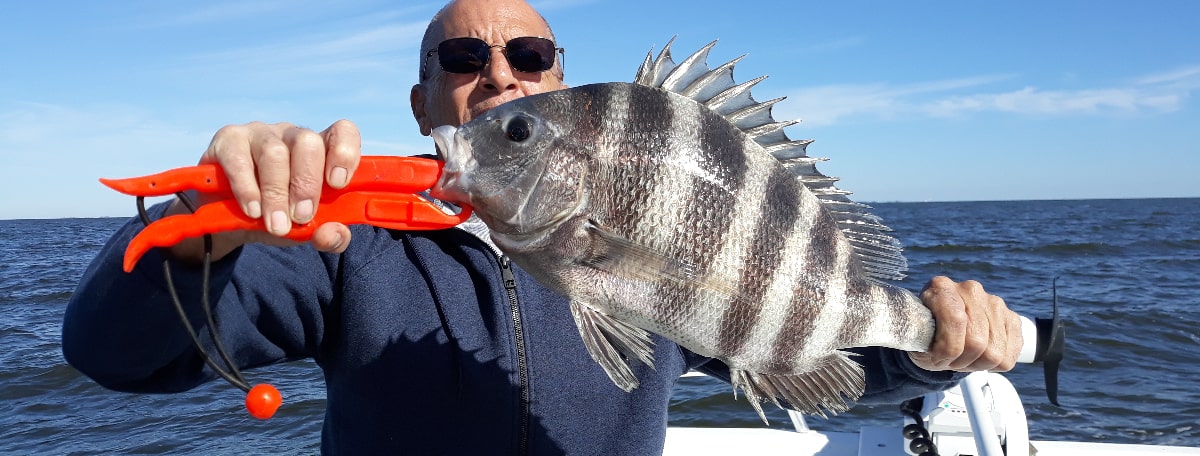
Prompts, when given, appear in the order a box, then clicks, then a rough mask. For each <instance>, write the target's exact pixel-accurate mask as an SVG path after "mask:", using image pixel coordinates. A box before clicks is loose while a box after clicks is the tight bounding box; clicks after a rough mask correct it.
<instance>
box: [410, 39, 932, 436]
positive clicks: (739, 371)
mask: <svg viewBox="0 0 1200 456" xmlns="http://www.w3.org/2000/svg"><path fill="white" fill-rule="evenodd" d="M715 44H716V42H715V41H714V42H713V43H710V44H709V45H708V46H706V47H704V48H703V49H701V50H700V51H698V52H696V53H695V54H694V55H692V56H691V57H689V58H687V59H686V60H684V61H683V62H682V63H680V64H678V65H677V64H675V63H674V61H673V60H672V59H671V56H670V44H669V43H668V45H667V46H666V47H664V49H663V51H662V52H661V53H660V54H659V56H658V57H657V58H656V59H653V60H652V59H651V56H650V55H647V57H646V60H645V62H643V64H642V67H641V68H640V69H639V71H638V75H637V77H636V79H635V82H634V83H632V84H630V83H606V84H594V85H586V86H581V87H576V88H571V89H566V90H560V91H556V92H550V93H544V94H538V95H533V96H527V97H524V98H520V99H517V100H514V101H512V102H509V103H506V104H504V105H501V106H499V107H496V108H494V109H492V110H490V111H488V112H487V113H485V114H484V115H482V116H480V117H478V118H476V119H474V120H472V121H471V122H469V123H467V124H465V125H463V126H461V127H459V128H454V127H448V126H444V127H439V128H437V129H435V130H434V132H433V136H434V139H435V141H436V143H437V146H438V149H439V154H441V156H442V158H443V159H444V160H445V162H446V165H445V168H444V171H443V175H442V177H441V178H440V180H439V182H438V184H437V185H436V186H435V187H434V189H433V194H434V196H436V197H438V198H442V199H446V200H449V201H453V202H460V203H465V204H468V205H470V206H471V207H473V208H474V210H475V213H476V214H478V215H479V217H480V218H482V220H483V221H484V223H486V224H487V226H488V228H489V229H490V230H491V237H492V240H493V241H494V242H495V244H496V246H497V247H498V248H499V249H500V250H501V251H503V252H504V253H505V254H507V255H508V256H509V257H511V258H512V260H513V261H516V262H517V264H519V265H521V266H522V267H523V268H525V269H526V270H528V271H529V272H530V273H531V274H533V275H534V276H535V277H536V278H537V279H538V280H539V281H541V282H542V283H543V284H545V285H546V286H548V287H550V288H552V289H555V290H557V291H558V292H560V293H562V294H564V295H566V296H568V297H569V298H570V300H571V312H572V314H573V316H574V318H575V321H576V323H577V325H578V327H579V332H580V335H581V336H582V337H583V340H584V343H585V345H586V346H587V349H588V351H589V353H590V354H591V355H592V357H593V358H594V359H595V360H596V361H597V362H598V363H599V364H600V365H601V366H602V367H603V368H604V370H605V371H606V372H607V373H608V375H609V377H610V378H612V380H613V382H614V383H616V385H617V386H619V387H620V388H622V389H624V390H626V391H629V390H632V389H633V388H635V387H637V385H638V380H637V378H635V376H634V375H633V373H632V371H631V369H630V368H629V364H628V362H629V361H630V360H637V361H640V362H642V363H646V364H649V365H653V359H651V353H652V349H651V341H650V338H649V334H648V333H647V332H648V331H649V332H653V333H657V334H660V335H662V336H664V337H666V338H668V339H671V340H673V341H675V342H676V343H678V344H679V345H681V346H683V347H685V348H687V349H689V350H691V351H693V352H695V353H698V354H700V355H705V356H709V357H713V358H717V359H720V360H721V361H723V362H725V363H726V364H727V365H728V366H729V368H730V370H731V376H732V383H733V386H734V392H735V394H736V392H737V390H738V389H741V390H742V391H743V392H744V393H745V394H746V396H747V397H748V398H749V399H750V402H751V404H752V405H753V406H754V408H755V409H756V410H757V411H758V413H759V415H760V416H762V417H763V421H766V418H765V416H764V415H763V411H762V408H761V405H760V403H761V402H764V401H772V402H774V403H775V404H776V405H781V403H780V400H784V401H786V402H787V404H788V405H790V406H791V407H792V408H795V409H796V410H800V411H802V412H805V413H812V414H821V415H824V414H825V411H828V412H832V413H837V412H840V411H844V410H846V409H848V408H849V405H848V404H847V401H851V402H852V401H855V400H857V399H858V398H859V397H860V396H861V395H862V392H863V389H864V385H865V380H864V374H863V371H862V367H861V366H860V365H858V364H857V363H855V362H854V361H853V360H852V359H851V358H850V356H849V354H848V352H846V351H843V349H845V348H849V347H860V346H886V347H893V348H898V349H903V350H925V349H926V348H927V347H928V345H929V343H930V341H931V340H932V337H933V319H932V317H931V315H930V313H929V311H928V310H927V309H926V308H925V307H924V306H923V305H922V304H921V302H920V301H919V300H918V299H917V298H916V297H915V296H913V294H912V293H910V292H908V291H906V290H904V289H902V288H899V287H896V286H893V285H890V284H888V283H886V282H885V280H889V279H897V278H900V277H903V274H902V273H903V271H904V270H905V269H906V268H907V263H906V262H905V260H904V258H903V256H902V255H901V253H900V246H899V243H898V242H897V241H896V240H895V239H894V238H892V237H890V236H888V235H886V234H884V232H885V231H890V230H889V229H888V228H887V227H886V226H883V225H882V224H881V223H880V220H879V219H878V218H877V217H875V216H872V215H870V214H869V213H867V211H866V209H867V207H866V206H864V205H861V204H856V203H853V202H851V201H850V200H849V199H848V198H847V197H846V195H847V194H848V192H845V191H842V190H839V189H837V188H836V187H834V186H833V182H834V181H836V179H834V178H829V177H827V176H824V175H822V174H821V173H820V172H818V171H817V170H816V167H815V163H816V162H817V161H819V160H820V159H814V158H810V157H808V156H807V155H806V152H805V148H806V146H807V145H808V143H809V142H811V141H792V140H790V139H788V138H787V135H786V134H784V132H783V128H784V127H786V126H788V125H792V124H794V123H795V122H776V121H774V119H773V118H772V116H771V113H770V110H771V106H772V105H773V104H774V103H776V102H777V101H779V99H776V100H771V101H768V102H763V103H759V102H757V101H754V99H753V98H752V97H751V96H750V93H749V89H750V87H752V86H753V85H754V84H756V83H757V82H758V81H761V80H762V79H763V78H758V79H755V80H752V81H749V82H747V83H742V84H737V83H735V81H734V80H733V76H732V72H733V67H734V64H736V63H737V62H738V61H740V60H741V57H739V58H738V59H736V60H734V61H732V62H729V63H727V64H724V65H721V66H719V67H717V68H715V69H709V68H708V66H707V63H705V61H706V60H707V56H708V53H709V50H710V49H711V48H712V47H713V45H715Z"/></svg>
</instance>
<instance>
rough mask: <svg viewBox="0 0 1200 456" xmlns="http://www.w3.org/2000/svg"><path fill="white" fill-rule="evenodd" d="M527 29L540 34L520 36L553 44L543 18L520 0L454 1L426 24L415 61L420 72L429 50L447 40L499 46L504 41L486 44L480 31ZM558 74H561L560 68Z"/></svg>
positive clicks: (548, 24)
mask: <svg viewBox="0 0 1200 456" xmlns="http://www.w3.org/2000/svg"><path fill="white" fill-rule="evenodd" d="M530 25H537V26H538V28H541V29H542V30H543V31H542V32H540V33H535V34H529V35H523V36H540V37H544V38H550V40H551V41H557V40H555V39H554V32H553V31H552V30H551V29H550V23H549V22H546V18H544V17H542V15H541V14H540V13H538V12H537V10H535V9H533V7H532V6H530V5H529V3H526V2H525V1H524V0H454V1H451V2H450V3H447V4H446V6H443V7H442V9H441V10H439V11H438V12H437V14H434V15H433V19H432V20H430V21H429V26H428V27H426V28H425V35H424V36H422V37H421V49H420V50H419V52H420V55H418V58H419V59H420V61H421V62H422V68H423V67H425V65H427V64H428V63H427V62H425V57H426V54H427V53H428V52H429V50H431V49H434V48H436V47H437V45H438V43H441V42H442V41H444V40H446V39H447V38H458V37H463V36H471V37H476V38H482V39H483V40H484V41H487V42H489V43H493V44H499V43H503V42H504V41H499V42H496V41H491V40H488V39H487V38H485V37H483V36H480V35H479V34H478V33H479V32H480V31H481V30H480V29H483V28H499V29H507V28H513V27H528V26H530ZM472 32H476V33H475V34H473V33H472ZM556 66H557V65H556ZM418 71H420V70H418ZM426 71H428V70H426ZM558 71H560V72H561V68H559V69H558ZM417 77H419V78H424V77H425V75H424V74H419V75H418V76H417ZM560 78H561V75H560Z"/></svg>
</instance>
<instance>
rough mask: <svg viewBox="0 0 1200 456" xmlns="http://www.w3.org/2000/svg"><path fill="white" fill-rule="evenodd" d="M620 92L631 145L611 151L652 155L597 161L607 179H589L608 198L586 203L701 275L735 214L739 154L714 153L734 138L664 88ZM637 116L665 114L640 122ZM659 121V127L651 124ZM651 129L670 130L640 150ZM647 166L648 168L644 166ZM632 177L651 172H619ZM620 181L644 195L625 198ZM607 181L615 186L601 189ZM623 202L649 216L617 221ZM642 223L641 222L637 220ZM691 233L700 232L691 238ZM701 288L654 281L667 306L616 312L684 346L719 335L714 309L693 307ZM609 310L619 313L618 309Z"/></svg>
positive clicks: (741, 164) (604, 221)
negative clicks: (657, 149) (659, 145)
mask: <svg viewBox="0 0 1200 456" xmlns="http://www.w3.org/2000/svg"><path fill="white" fill-rule="evenodd" d="M621 92H622V93H623V95H624V96H623V98H625V99H626V101H625V103H626V106H630V107H631V110H630V112H631V114H632V115H630V116H628V117H627V118H626V119H625V121H626V122H629V123H628V124H627V125H624V126H623V128H622V130H623V131H625V132H626V133H628V136H626V138H628V139H629V140H632V143H630V144H623V145H620V146H618V148H619V150H620V151H621V152H618V153H626V154H633V155H635V156H641V157H646V156H647V155H649V156H650V157H653V161H651V162H650V163H646V161H645V160H614V161H611V162H609V163H607V164H605V163H600V164H599V166H600V167H601V169H602V170H601V174H602V175H607V176H612V177H606V178H602V179H596V180H593V181H592V183H593V184H594V185H596V188H595V190H594V193H595V194H598V195H607V198H599V199H596V200H593V201H592V202H591V203H592V204H595V211H594V212H593V217H595V219H596V221H597V222H599V223H600V224H601V225H604V226H606V227H608V228H610V229H612V230H614V231H616V232H620V233H624V234H625V235H626V236H627V238H628V239H629V240H630V241H632V242H635V243H638V244H640V245H644V246H647V247H649V248H650V249H652V250H655V251H660V252H664V253H665V254H667V255H669V256H672V257H674V258H677V259H679V261H681V262H682V263H686V264H688V265H689V266H690V267H691V268H692V269H691V270H690V274H692V275H694V276H695V277H696V278H700V277H705V276H708V275H709V274H710V269H711V268H712V267H714V265H721V263H720V262H717V261H715V259H716V254H717V253H719V251H720V247H721V246H722V244H723V242H724V241H723V240H724V239H725V238H726V237H727V234H728V233H729V231H730V226H731V222H732V221H734V220H737V219H736V218H734V217H730V214H729V211H730V210H732V209H733V208H736V207H737V204H736V203H737V201H736V200H735V198H734V195H735V191H734V189H735V188H738V187H740V186H741V185H742V182H743V180H744V174H745V172H746V166H745V165H746V164H745V160H744V158H743V157H741V156H739V154H729V153H720V152H719V151H722V150H726V149H728V146H727V144H729V143H730V142H731V141H736V138H734V137H731V136H730V134H729V133H731V132H730V131H729V130H728V129H727V128H725V127H726V125H725V124H726V123H725V122H724V121H723V120H721V119H720V118H713V117H712V116H703V115H701V112H700V110H699V106H697V105H696V104H695V103H685V102H682V101H684V100H681V99H679V98H678V97H672V96H670V94H669V93H667V92H663V91H644V90H638V91H628V92H626V91H621ZM639 119H665V120H657V121H650V122H646V123H640V122H638V120H639ZM659 122H661V123H659ZM616 126H617V125H614V127H616ZM662 126H665V127H666V129H665V130H658V128H660V127H662ZM658 131H671V132H674V133H675V134H671V135H667V138H666V139H667V141H666V143H667V144H666V145H665V148H663V149H661V151H662V153H655V154H647V153H646V152H647V148H646V144H644V143H642V142H641V140H642V139H644V138H649V137H657V136H663V135H657V134H654V133H656V132H658ZM657 141H658V139H655V140H654V142H657ZM650 170H653V172H646V171H650ZM713 172H719V173H720V174H713ZM631 175H645V176H650V177H651V178H650V179H644V180H642V179H628V178H622V177H621V176H631ZM621 181H628V182H629V183H630V184H632V185H633V186H634V187H636V189H634V191H635V193H633V194H636V193H642V192H648V193H649V194H650V195H651V196H650V197H649V198H634V200H633V201H630V200H628V199H626V197H625V195H627V194H629V193H626V190H630V188H629V186H628V185H627V184H616V185H613V183H614V182H621ZM610 187H618V189H617V190H615V191H614V190H608V188H610ZM639 203H640V204H639ZM629 208H640V210H636V211H632V212H638V213H641V214H643V217H653V219H652V220H648V221H646V220H630V219H628V218H624V220H629V221H633V222H634V223H632V224H629V225H621V224H619V223H618V222H619V220H620V216H619V214H622V213H628V212H631V211H630V210H629ZM612 215H617V217H611V216H612ZM655 215H657V217H654V216H655ZM642 221H646V222H648V223H639V222H642ZM696 233H704V235H703V236H699V239H697V236H696ZM697 241H699V242H697ZM702 291H703V290H702V289H701V288H699V287H697V286H696V283H694V282H680V281H669V280H664V281H659V282H658V283H657V289H656V291H655V292H654V295H655V296H656V297H655V299H654V301H656V302H661V303H666V305H664V306H658V307H653V308H647V309H642V310H644V312H637V313H632V312H631V313H625V314H622V315H624V316H626V317H628V318H630V319H633V320H635V321H637V322H639V323H642V324H643V325H647V326H649V327H647V329H650V330H651V331H654V332H659V333H660V334H663V333H665V334H664V335H667V334H672V335H674V336H675V337H677V338H680V339H684V340H688V342H689V343H691V344H696V345H702V346H708V345H712V343H713V341H715V340H716V339H717V337H718V336H719V331H717V330H716V329H715V328H710V325H711V322H713V321H715V319H714V318H713V315H712V314H713V313H714V312H716V311H717V309H716V308H708V309H706V308H702V307H699V306H695V305H693V303H696V302H704V301H706V300H711V298H709V299H704V298H701V297H699V296H697V293H700V292H702ZM705 310H707V311H708V312H705ZM614 312H617V313H618V314H621V311H620V310H614ZM681 328H692V329H695V328H700V329H701V331H694V330H691V331H687V332H683V331H680V329H681Z"/></svg>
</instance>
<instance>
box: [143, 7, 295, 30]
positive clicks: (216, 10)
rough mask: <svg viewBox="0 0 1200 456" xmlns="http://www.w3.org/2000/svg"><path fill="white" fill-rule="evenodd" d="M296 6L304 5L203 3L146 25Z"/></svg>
mask: <svg viewBox="0 0 1200 456" xmlns="http://www.w3.org/2000/svg"><path fill="white" fill-rule="evenodd" d="M297 7H306V6H301V5H296V4H295V2H294V1H288V0H258V1H236V2H223V3H215V4H212V3H209V4H204V5H202V6H200V7H199V8H197V9H195V10H192V11H186V12H182V13H177V14H172V15H170V16H169V17H165V18H161V19H157V20H155V21H153V22H151V23H149V24H147V25H148V26H151V27H180V26H191V25H200V24H208V23H213V22H223V21H230V20H235V19H242V18H247V17H253V16H269V14H268V13H274V12H278V11H281V10H285V9H287V8H297Z"/></svg>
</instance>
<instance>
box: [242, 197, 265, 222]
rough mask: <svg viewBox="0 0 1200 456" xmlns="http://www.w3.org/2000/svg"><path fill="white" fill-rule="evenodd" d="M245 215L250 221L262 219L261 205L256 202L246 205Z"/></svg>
mask: <svg viewBox="0 0 1200 456" xmlns="http://www.w3.org/2000/svg"><path fill="white" fill-rule="evenodd" d="M246 215H248V216H250V218H252V219H256V218H259V217H262V205H260V204H258V201H251V202H249V203H246Z"/></svg>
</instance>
